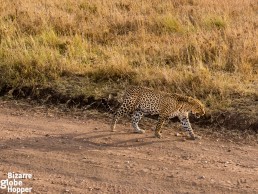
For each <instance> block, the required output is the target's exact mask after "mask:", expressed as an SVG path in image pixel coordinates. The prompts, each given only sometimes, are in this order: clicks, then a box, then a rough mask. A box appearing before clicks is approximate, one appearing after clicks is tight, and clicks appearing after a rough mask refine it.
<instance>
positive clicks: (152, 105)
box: [111, 86, 205, 139]
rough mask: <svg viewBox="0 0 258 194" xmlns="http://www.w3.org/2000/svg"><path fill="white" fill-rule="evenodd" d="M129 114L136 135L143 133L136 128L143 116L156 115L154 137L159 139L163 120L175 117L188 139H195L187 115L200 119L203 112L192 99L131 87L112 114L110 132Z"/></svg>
mask: <svg viewBox="0 0 258 194" xmlns="http://www.w3.org/2000/svg"><path fill="white" fill-rule="evenodd" d="M130 113H132V126H133V128H134V130H135V132H136V133H144V132H145V131H144V130H142V129H140V128H139V126H138V123H139V121H140V120H141V118H142V117H143V116H144V115H145V114H158V115H159V119H158V123H157V126H156V129H155V137H158V138H161V132H162V130H161V128H162V125H163V124H164V122H165V120H167V119H169V118H173V117H176V116H177V117H178V118H179V119H180V121H181V124H182V126H183V128H184V129H185V130H186V131H188V133H189V135H190V137H191V138H192V139H196V138H197V137H198V136H196V135H195V134H194V132H193V129H192V127H191V124H190V122H189V118H188V114H189V113H192V114H194V115H195V116H196V117H200V116H202V115H204V114H205V110H204V106H203V104H202V103H201V102H200V101H199V100H197V99H194V98H192V97H187V96H183V95H179V94H174V93H173V94H169V93H164V92H159V91H155V90H152V89H148V88H145V87H140V86H131V87H129V88H128V89H127V90H126V91H125V95H124V99H123V103H122V105H121V106H120V107H119V108H118V110H117V111H116V113H115V114H114V118H113V122H112V125H111V129H112V131H114V130H115V127H116V123H117V121H118V119H119V118H121V117H122V116H124V115H126V114H130Z"/></svg>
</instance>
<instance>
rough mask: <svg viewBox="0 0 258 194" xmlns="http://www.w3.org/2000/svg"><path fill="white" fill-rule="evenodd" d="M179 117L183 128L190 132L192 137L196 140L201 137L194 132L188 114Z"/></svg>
mask: <svg viewBox="0 0 258 194" xmlns="http://www.w3.org/2000/svg"><path fill="white" fill-rule="evenodd" d="M179 119H180V121H181V124H182V126H183V128H184V129H185V130H186V131H187V132H188V133H189V135H190V139H192V140H195V139H200V138H201V137H200V136H198V135H195V134H194V132H193V129H192V126H191V123H190V121H189V118H188V115H181V116H179Z"/></svg>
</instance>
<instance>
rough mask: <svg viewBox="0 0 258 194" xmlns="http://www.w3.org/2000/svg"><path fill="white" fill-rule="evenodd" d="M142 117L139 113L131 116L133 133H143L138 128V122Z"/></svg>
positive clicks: (136, 112)
mask: <svg viewBox="0 0 258 194" xmlns="http://www.w3.org/2000/svg"><path fill="white" fill-rule="evenodd" d="M142 117H143V113H142V112H141V111H135V112H134V113H133V116H132V126H133V128H134V130H135V133H145V131H144V130H142V129H140V128H139V126H138V123H139V121H140V120H141V118H142Z"/></svg>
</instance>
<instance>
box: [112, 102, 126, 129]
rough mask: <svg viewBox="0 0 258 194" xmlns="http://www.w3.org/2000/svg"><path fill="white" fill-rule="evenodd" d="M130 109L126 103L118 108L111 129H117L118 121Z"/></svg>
mask: <svg viewBox="0 0 258 194" xmlns="http://www.w3.org/2000/svg"><path fill="white" fill-rule="evenodd" d="M129 111H130V109H129V108H128V106H127V104H126V103H123V104H122V105H121V106H120V107H119V108H118V110H117V111H116V113H115V114H114V116H113V120H112V124H111V131H115V128H116V123H117V121H118V120H119V119H120V118H121V117H123V116H125V115H126V114H127V113H128V112H129Z"/></svg>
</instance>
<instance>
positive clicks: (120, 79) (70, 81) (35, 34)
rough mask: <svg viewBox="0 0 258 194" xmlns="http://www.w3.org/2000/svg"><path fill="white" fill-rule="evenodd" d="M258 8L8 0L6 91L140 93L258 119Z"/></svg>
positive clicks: (3, 61) (3, 41)
mask: <svg viewBox="0 0 258 194" xmlns="http://www.w3.org/2000/svg"><path fill="white" fill-rule="evenodd" d="M257 8H258V7H257V4H255V3H254V1H252V0H244V1H240V0H228V1H220V0H215V1H213V0H208V1H205V0H179V1H162V0H153V1H148V0H143V1H133V0H120V1H119V0H115V1H110V0H89V1H85V0H78V1H72V0H64V1H59V0H41V1H38V0H25V1H24V0H23V1H22V0H10V1H4V0H1V1H0V70H1V74H0V88H1V87H2V86H4V85H7V86H10V87H13V88H19V87H23V86H29V87H31V86H32V87H33V86H35V87H36V86H37V87H51V88H54V89H55V90H57V91H58V92H60V93H63V94H67V95H70V96H76V95H80V94H83V95H85V96H89V95H93V96H96V97H101V96H106V95H107V94H108V93H110V92H114V91H120V90H123V89H124V87H125V86H126V85H128V84H138V85H145V86H149V87H154V88H159V89H161V90H165V91H171V92H177V93H184V94H187V95H190V96H195V97H197V98H199V99H201V100H202V101H203V102H204V103H205V104H206V106H208V107H210V109H211V110H216V109H221V108H223V109H226V110H230V109H231V108H232V106H235V105H234V103H235V102H238V101H239V103H240V104H241V103H242V102H244V103H245V100H246V102H247V103H248V102H250V105H251V107H254V108H251V110H250V113H254V114H257V112H258V111H257V110H255V109H256V108H257V106H252V103H255V100H257V98H258V97H257V96H258V88H257V85H258V74H257V73H258V56H257V55H258V54H257V52H258V49H257V47H258V46H257V42H258V38H257V37H258V31H257V26H258V23H257V21H258V16H257ZM239 99H240V100H239ZM256 102H257V101H256ZM242 105H243V103H242ZM237 106H238V105H237Z"/></svg>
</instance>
